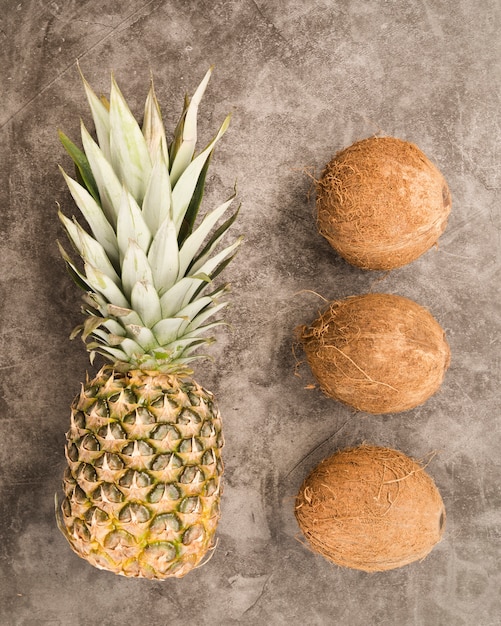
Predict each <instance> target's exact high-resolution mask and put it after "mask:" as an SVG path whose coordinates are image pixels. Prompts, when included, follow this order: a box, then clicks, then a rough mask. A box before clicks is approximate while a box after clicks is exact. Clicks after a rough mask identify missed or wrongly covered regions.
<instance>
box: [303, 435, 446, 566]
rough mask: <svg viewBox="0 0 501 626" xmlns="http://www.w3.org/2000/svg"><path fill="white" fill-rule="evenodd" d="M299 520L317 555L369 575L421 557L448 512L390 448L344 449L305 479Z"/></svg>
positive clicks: (417, 468) (428, 482)
mask: <svg viewBox="0 0 501 626" xmlns="http://www.w3.org/2000/svg"><path fill="white" fill-rule="evenodd" d="M295 514H296V519H297V521H298V524H299V527H300V528H301V531H302V532H303V534H304V536H305V537H306V539H307V540H308V542H309V545H310V546H311V548H312V549H313V551H315V552H317V553H319V554H321V555H322V556H324V557H325V558H327V559H329V560H330V561H332V562H334V563H336V564H337V565H340V566H342V567H350V568H353V569H359V570H364V571H366V572H375V571H384V570H390V569H394V568H397V567H402V566H403V565H407V564H408V563H412V562H413V561H418V560H420V559H423V558H424V557H425V556H426V555H427V554H428V553H429V552H430V551H431V549H432V548H433V546H435V544H436V543H438V542H439V541H440V539H441V538H442V535H443V532H444V528H445V508H444V504H443V502H442V498H441V496H440V493H439V491H438V489H437V487H436V486H435V483H434V482H433V480H432V478H431V477H430V476H429V475H428V474H427V473H426V472H425V470H424V468H423V466H422V465H421V464H419V463H418V462H417V461H415V460H413V459H411V458H409V457H407V456H406V455H405V454H403V453H402V452H399V451H397V450H392V449H389V448H381V447H377V446H369V445H363V446H359V447H356V448H347V449H345V450H342V451H340V452H337V453H336V454H334V455H333V456H331V457H329V458H327V459H325V460H324V461H322V462H321V463H320V464H319V465H318V466H317V467H316V468H315V469H314V470H313V471H312V472H311V473H310V474H309V476H308V477H307V478H306V480H305V481H304V483H303V484H302V486H301V489H300V490H299V493H298V495H297V498H296V506H295Z"/></svg>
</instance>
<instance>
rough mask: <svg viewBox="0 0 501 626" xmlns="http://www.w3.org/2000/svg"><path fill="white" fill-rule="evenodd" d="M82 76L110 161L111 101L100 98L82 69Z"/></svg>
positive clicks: (104, 148) (98, 133) (105, 153)
mask: <svg viewBox="0 0 501 626" xmlns="http://www.w3.org/2000/svg"><path fill="white" fill-rule="evenodd" d="M78 70H79V71H80V67H79V68H78ZM80 77H81V79H82V83H83V86H84V90H85V94H86V96H87V102H88V103H89V107H90V111H91V113H92V119H93V121H94V127H95V129H96V135H97V140H98V143H99V147H100V148H101V150H102V151H103V154H104V156H105V158H106V159H107V160H108V161H110V160H111V151H110V112H109V103H108V102H107V100H106V99H105V98H104V99H103V98H98V96H97V95H96V94H95V92H94V91H93V89H92V87H91V86H90V85H89V83H88V82H87V80H86V79H85V77H84V75H83V74H82V72H81V71H80Z"/></svg>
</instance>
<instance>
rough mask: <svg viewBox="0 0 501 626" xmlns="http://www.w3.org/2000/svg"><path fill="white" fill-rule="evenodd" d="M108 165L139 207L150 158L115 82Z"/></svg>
mask: <svg viewBox="0 0 501 626" xmlns="http://www.w3.org/2000/svg"><path fill="white" fill-rule="evenodd" d="M110 151H111V162H112V164H113V166H114V167H115V168H116V170H117V171H118V172H119V173H120V178H121V180H122V181H126V182H127V187H128V189H129V191H130V192H131V194H132V195H133V197H134V199H135V200H136V202H137V203H138V204H141V203H142V201H143V198H144V194H145V192H146V185H147V182H148V180H149V178H150V174H151V167H152V165H151V158H150V154H149V151H148V146H147V145H146V140H145V138H144V135H143V133H142V131H141V128H140V127H139V124H138V123H137V121H136V119H135V117H134V116H133V115H132V113H131V110H130V109H129V105H128V104H127V102H126V101H125V98H124V97H123V95H122V92H121V91H120V89H119V87H118V85H117V83H116V81H115V79H114V78H113V77H112V82H111V93H110Z"/></svg>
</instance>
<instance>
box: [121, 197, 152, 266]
mask: <svg viewBox="0 0 501 626" xmlns="http://www.w3.org/2000/svg"><path fill="white" fill-rule="evenodd" d="M116 240H117V242H118V248H119V250H120V256H121V257H122V258H123V257H124V256H125V254H126V252H127V249H128V247H129V241H130V240H132V241H135V242H136V243H137V244H138V246H139V247H140V248H141V249H142V250H143V251H144V252H147V251H148V248H149V247H150V243H151V232H150V229H149V228H148V225H147V224H146V222H145V220H144V217H143V214H142V212H141V209H140V207H139V205H138V204H137V202H136V201H135V199H134V197H133V196H132V195H131V194H130V193H129V191H128V190H127V189H126V188H125V187H124V188H123V191H122V199H121V202H120V210H119V212H118V219H117V234H116Z"/></svg>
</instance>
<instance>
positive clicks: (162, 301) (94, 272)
mask: <svg viewBox="0 0 501 626" xmlns="http://www.w3.org/2000/svg"><path fill="white" fill-rule="evenodd" d="M211 72H212V68H210V69H209V70H208V72H207V73H206V75H205V77H204V78H203V80H202V82H201V83H200V85H199V86H198V88H197V90H196V91H195V93H194V95H193V97H192V98H191V100H190V99H189V98H188V97H185V101H184V108H183V111H182V115H181V117H180V119H179V122H178V124H177V126H176V128H175V131H174V134H173V139H172V141H171V143H170V144H168V143H167V139H166V133H165V128H164V124H163V122H162V116H161V112H160V107H159V104H158V101H157V98H156V96H155V91H154V87H153V81H151V86H150V89H149V92H148V96H147V99H146V103H145V110H144V120H143V123H142V126H140V125H139V124H138V122H137V121H136V119H135V118H134V116H133V114H132V113H131V111H130V109H129V106H128V105H127V103H126V101H125V99H124V97H123V95H122V93H121V91H120V89H119V88H118V85H117V83H116V82H115V79H114V77H113V75H112V76H111V91H110V98H109V101H108V100H107V99H105V98H99V97H98V96H97V95H96V94H95V93H94V91H93V90H92V89H91V87H90V85H89V84H88V82H87V81H86V80H85V78H84V77H83V75H82V81H83V84H84V88H85V92H86V95H87V100H88V102H89V105H90V109H91V113H92V118H93V121H94V125H95V130H96V135H97V141H95V140H94V139H93V138H92V137H91V135H90V134H89V132H88V131H87V129H86V128H85V126H84V124H83V122H82V123H81V138H82V144H83V151H82V150H80V148H78V147H77V146H76V145H75V144H74V143H73V142H72V141H71V140H70V139H69V138H68V137H67V136H66V135H65V134H64V133H63V132H61V131H60V132H59V137H60V139H61V142H62V144H63V146H64V147H65V149H66V150H67V152H68V153H69V155H70V156H71V158H72V160H73V162H74V164H75V166H76V168H75V169H76V178H75V179H73V178H71V177H70V176H68V175H67V174H66V173H65V172H64V170H63V169H62V168H61V171H62V174H63V176H64V178H65V180H66V183H67V185H68V188H69V190H70V193H71V195H72V197H73V199H74V201H75V203H76V205H77V206H78V208H79V209H80V212H81V214H82V216H83V217H84V219H85V221H86V222H87V225H88V227H89V229H88V230H86V229H85V228H83V227H82V226H81V225H80V224H79V222H78V221H77V220H76V219H75V217H73V219H69V218H68V217H66V216H65V215H64V214H63V213H62V212H61V211H59V218H60V219H61V222H62V224H63V226H64V228H65V230H66V233H67V235H68V238H69V240H70V241H71V243H72V244H73V247H74V248H75V250H76V251H77V252H78V254H79V255H80V257H81V259H82V261H83V271H81V270H79V269H78V268H77V266H76V265H75V264H74V263H73V261H72V260H71V258H70V257H69V255H68V254H67V253H66V251H65V250H64V248H63V247H62V246H61V244H60V243H59V248H60V251H61V255H62V257H63V259H64V261H65V263H66V266H67V268H68V270H69V272H70V275H71V276H72V278H73V279H74V281H75V282H76V283H77V285H78V286H79V287H81V288H82V289H83V290H84V291H85V292H86V294H85V296H84V306H83V308H82V311H83V313H84V314H85V316H86V319H85V321H84V323H83V324H82V325H80V326H78V327H77V328H75V330H74V331H73V333H72V337H75V336H76V335H77V334H79V333H80V332H81V333H82V338H83V340H84V341H85V342H86V344H87V350H88V351H89V352H90V359H91V362H92V361H93V360H94V357H95V355H96V353H99V354H101V355H102V356H104V357H105V358H106V359H108V360H110V361H113V362H114V363H115V365H114V366H115V367H116V368H117V369H122V370H127V369H135V368H141V369H151V370H162V371H167V372H178V371H189V368H188V366H187V364H188V363H189V362H190V361H192V360H193V359H196V358H201V357H203V356H204V355H200V354H193V352H194V351H195V350H196V349H197V348H198V347H199V346H200V344H203V343H210V342H212V341H214V339H213V338H211V337H207V336H206V335H205V333H206V332H207V331H208V330H210V329H212V328H214V327H215V326H217V325H219V324H222V323H223V322H222V321H221V320H219V319H216V320H214V317H213V316H214V315H216V314H217V313H218V312H219V311H220V310H221V309H222V308H223V307H224V306H226V304H227V303H226V302H219V297H220V296H222V295H224V294H225V293H226V292H227V290H228V286H227V285H222V286H220V287H218V288H213V281H214V278H215V277H216V276H217V275H218V274H219V273H220V272H221V271H222V270H223V269H224V268H225V267H226V265H227V264H228V263H229V262H230V261H231V259H232V258H233V256H234V254H235V252H236V249H237V247H238V245H239V244H240V242H241V238H238V239H236V240H235V241H234V242H233V243H231V244H230V245H229V246H227V247H224V248H223V249H222V250H219V246H218V244H219V243H220V242H221V240H222V238H223V237H224V235H225V234H226V232H227V230H228V228H229V227H230V226H231V225H232V223H233V222H234V220H235V218H236V216H237V213H238V209H237V210H236V211H235V212H233V213H232V214H231V215H230V217H227V212H228V209H229V207H230V205H231V204H232V202H233V200H234V198H235V193H234V194H233V195H232V196H231V197H230V198H229V199H228V200H227V201H226V202H224V203H223V204H221V205H220V206H218V207H217V208H215V209H213V210H211V211H210V212H207V213H206V214H205V215H204V216H203V219H201V220H197V216H198V213H199V208H200V204H201V201H202V197H203V193H204V186H205V179H206V175H207V170H208V167H209V163H210V159H211V155H212V153H213V151H214V147H215V145H216V143H217V142H218V141H219V139H220V138H221V137H222V136H223V134H224V133H225V131H226V129H227V128H228V125H229V116H228V117H226V119H225V120H224V122H223V123H222V125H221V127H220V128H219V131H218V132H217V134H216V136H215V137H214V139H213V140H212V141H211V142H210V143H209V145H208V146H207V147H206V148H205V149H203V150H202V151H201V152H200V153H199V154H198V155H195V148H196V141H197V113H198V106H199V103H200V101H201V99H202V96H203V94H204V92H205V89H206V87H207V84H208V82H209V79H210V76H211ZM225 215H226V217H225ZM223 217H225V219H224V221H222V220H223ZM221 222H222V223H221ZM88 231H90V232H88ZM210 289H212V291H211V290H210Z"/></svg>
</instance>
